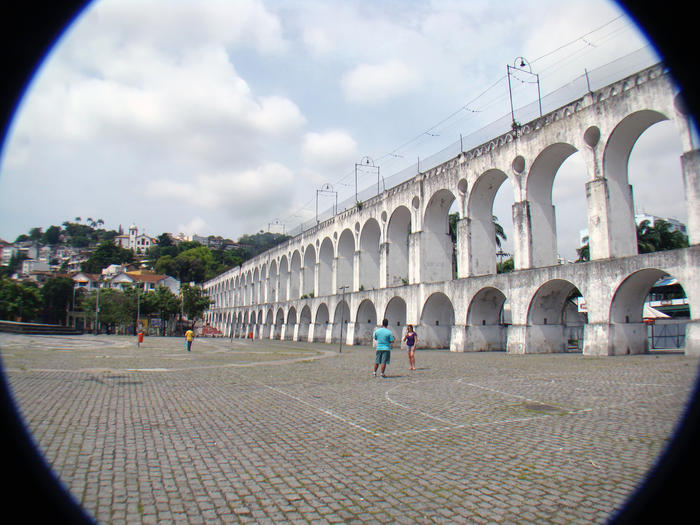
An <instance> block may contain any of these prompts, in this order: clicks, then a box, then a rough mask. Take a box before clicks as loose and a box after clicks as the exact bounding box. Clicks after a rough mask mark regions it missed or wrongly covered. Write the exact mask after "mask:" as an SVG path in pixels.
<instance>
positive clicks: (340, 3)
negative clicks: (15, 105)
mask: <svg viewBox="0 0 700 525" xmlns="http://www.w3.org/2000/svg"><path fill="white" fill-rule="evenodd" d="M640 49H641V50H642V51H640V52H638V53H637V54H636V55H634V56H635V57H636V58H635V60H639V57H640V56H641V57H642V59H641V62H639V63H640V64H641V65H642V67H644V66H646V65H650V64H652V63H653V62H654V61H656V57H655V55H654V50H653V48H652V47H651V46H649V45H648V43H647V42H646V41H645V40H644V38H643V36H642V35H641V34H640V33H639V31H638V30H637V29H636V28H635V26H634V25H633V23H632V22H631V21H630V20H629V19H628V18H627V17H626V16H625V15H624V13H623V12H622V11H621V10H620V9H619V8H618V7H617V5H616V4H614V3H612V2H610V1H607V0H580V1H577V0H566V1H563V0H533V1H530V2H522V1H519V0H512V1H509V0H505V1H501V2H491V1H487V0H463V1H458V0H433V1H428V0H383V1H369V0H334V1H332V2H327V1H323V0H318V1H316V0H306V1H301V2H300V1H296V0H274V1H273V0H167V1H166V0H101V1H97V2H94V3H93V4H91V5H90V6H89V7H88V8H87V9H86V10H85V11H84V12H83V13H82V15H81V16H80V17H79V18H78V19H77V20H76V22H75V23H74V24H73V25H72V26H71V27H70V29H69V30H68V31H67V32H66V33H65V34H64V35H63V37H62V39H61V40H60V41H59V43H58V45H57V46H56V47H55V48H54V50H53V51H52V52H51V53H50V55H49V56H48V57H47V59H46V60H45V62H44V64H43V65H42V67H41V68H40V70H39V72H38V73H37V75H36V76H35V78H34V80H33V82H32V84H31V85H30V86H29V88H28V89H27V92H26V94H25V97H24V99H23V101H22V104H21V105H20V108H19V110H18V112H17V115H16V117H15V120H14V123H13V126H12V128H11V130H10V134H9V136H8V137H9V138H8V140H7V142H6V144H5V145H4V150H3V152H2V158H1V159H0V161H1V164H0V238H3V239H6V240H10V241H12V240H14V239H15V238H16V237H17V236H18V235H19V234H21V233H26V232H27V231H28V230H29V229H30V228H31V227H34V226H39V227H42V228H44V229H45V228H47V227H48V226H50V225H51V224H61V223H62V222H63V221H66V220H73V219H74V217H76V216H80V217H82V218H83V219H85V218H87V217H92V218H93V219H95V220H96V219H98V218H101V219H103V220H104V222H105V226H106V227H108V228H114V229H116V228H118V227H119V225H122V226H124V227H127V226H128V225H129V224H131V223H136V224H137V225H138V226H139V227H140V228H141V230H145V231H146V233H148V234H150V235H153V236H156V235H158V234H160V233H162V232H164V231H167V232H173V233H177V232H184V233H186V234H193V233H197V234H199V235H210V234H214V235H222V236H224V237H229V238H232V239H237V238H238V237H239V236H240V235H242V234H244V233H254V232H257V231H259V230H267V229H268V227H270V225H271V224H272V228H273V230H274V229H275V228H277V229H281V228H282V227H284V228H285V230H286V231H290V230H292V229H293V228H294V227H295V226H297V225H299V224H300V223H301V222H302V221H305V220H308V219H313V218H314V213H315V206H316V190H317V189H318V188H320V187H321V186H322V185H323V184H326V183H328V184H331V185H332V186H333V188H334V189H335V190H336V191H337V192H338V198H339V200H340V201H341V202H342V201H343V200H344V199H347V198H351V197H353V198H354V192H355V186H354V167H355V163H356V162H360V161H361V159H363V158H364V157H369V158H371V159H372V161H373V162H375V163H376V164H377V165H378V166H380V169H381V173H382V175H383V176H384V177H386V178H389V177H390V176H391V175H392V174H394V173H397V172H400V171H401V170H403V169H412V168H411V166H412V165H415V164H416V162H417V161H418V159H419V158H420V159H428V158H429V157H430V156H431V155H433V154H435V153H437V152H440V151H441V150H443V149H444V148H446V147H448V146H450V145H453V144H455V143H456V142H458V141H459V138H460V134H461V135H463V136H465V137H467V136H470V135H471V134H472V133H474V132H476V131H477V130H479V129H481V128H483V127H484V126H486V125H488V124H489V123H491V122H494V121H496V120H497V119H499V118H500V117H503V116H505V115H508V114H509V113H510V106H509V102H508V91H507V83H506V64H510V65H513V64H514V60H515V58H516V57H520V56H523V57H525V58H527V60H528V61H529V62H530V64H531V67H532V70H533V71H535V72H537V73H539V74H540V79H541V89H542V93H543V95H546V94H547V93H550V92H552V91H555V90H556V89H557V88H560V87H561V86H564V85H566V84H568V83H570V82H571V81H572V80H573V79H574V78H576V77H579V76H581V75H582V74H583V73H584V70H586V69H587V70H589V71H594V70H596V68H599V67H600V66H602V65H604V64H607V63H609V62H611V61H613V60H616V59H618V58H620V57H624V56H627V55H628V54H629V53H632V52H635V51H637V50H640ZM640 54H641V55H640ZM519 80H520V81H518V80H514V91H513V98H514V102H515V105H516V106H519V105H523V104H525V103H528V102H531V101H533V100H535V99H536V94H537V93H536V88H534V87H533V86H534V85H533V84H528V83H527V82H526V81H527V80H528V77H527V76H526V75H525V76H522V77H521V78H520V79H519ZM613 80H615V78H612V77H611V78H609V81H613ZM521 81H522V82H521ZM563 102H566V101H563ZM563 102H562V103H563ZM679 153H680V148H679V146H678V139H677V137H676V136H675V133H674V129H673V126H672V125H670V124H669V123H661V124H658V125H657V126H655V127H654V128H652V129H650V130H649V131H648V132H646V133H645V135H644V136H642V138H641V139H640V141H639V143H638V144H637V147H636V148H635V152H634V154H633V158H632V159H631V161H630V180H631V182H632V183H633V184H634V185H635V190H634V191H635V196H636V199H637V208H638V210H639V211H642V209H643V211H647V212H653V213H657V214H662V215H665V216H672V217H676V218H679V219H682V220H683V219H685V210H684V209H682V207H678V205H677V204H674V203H677V202H678V201H677V200H675V199H674V198H673V196H674V195H678V194H679V193H678V192H681V191H682V189H681V188H682V182H681V179H680V167H679V160H678V155H679ZM427 167H429V166H427V165H425V161H423V162H422V163H421V169H424V168H427ZM659 177H663V178H664V180H666V179H668V183H666V184H664V185H663V189H664V191H668V192H669V197H668V198H667V197H666V196H665V195H659V188H658V184H654V181H656V182H658V180H659ZM584 182H585V170H584V167H583V164H582V161H581V159H579V158H578V154H576V155H574V156H573V157H571V158H570V159H569V160H568V161H567V162H566V164H565V166H564V167H563V168H562V170H561V172H560V175H559V176H558V177H557V180H556V183H555V189H554V199H555V206H556V207H557V210H558V219H557V220H558V222H557V229H558V235H559V246H560V252H562V254H563V255H565V256H567V257H574V256H575V247H576V245H577V242H578V231H579V229H581V228H583V227H585V225H586V218H585V194H584V186H583V184H584ZM372 185H376V172H371V171H370V172H362V170H360V175H359V186H360V189H362V188H364V187H367V186H372ZM510 199H512V192H509V189H508V188H506V187H505V185H504V187H503V189H502V190H501V191H500V192H499V195H498V197H497V201H496V205H495V210H494V211H495V213H496V214H497V215H498V216H499V220H500V222H501V223H502V224H503V225H504V226H505V228H506V231H507V232H510V231H511V228H512V226H511V223H510V204H511V202H509V200H510ZM332 202H333V197H332V196H331V195H325V194H321V196H320V201H319V207H320V208H321V209H326V208H328V207H329V206H331V205H332ZM561 210H566V214H562V212H561Z"/></svg>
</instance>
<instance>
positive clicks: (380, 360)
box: [374, 350, 391, 365]
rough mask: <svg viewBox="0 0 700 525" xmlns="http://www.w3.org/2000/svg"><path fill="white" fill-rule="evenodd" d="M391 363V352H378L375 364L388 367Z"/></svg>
mask: <svg viewBox="0 0 700 525" xmlns="http://www.w3.org/2000/svg"><path fill="white" fill-rule="evenodd" d="M389 361H391V350H377V356H376V357H375V358H374V362H375V364H377V365H388V364H389Z"/></svg>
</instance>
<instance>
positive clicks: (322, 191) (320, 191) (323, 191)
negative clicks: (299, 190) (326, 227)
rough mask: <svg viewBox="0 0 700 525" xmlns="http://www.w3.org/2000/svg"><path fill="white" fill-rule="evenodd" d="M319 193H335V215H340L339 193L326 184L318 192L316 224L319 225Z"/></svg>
mask: <svg viewBox="0 0 700 525" xmlns="http://www.w3.org/2000/svg"><path fill="white" fill-rule="evenodd" d="M319 193H335V205H334V206H333V215H335V214H336V213H338V192H337V191H334V190H333V186H331V185H330V184H328V183H325V184H324V185H323V186H321V187H320V188H319V189H317V190H316V224H318V222H319V221H318V194H319Z"/></svg>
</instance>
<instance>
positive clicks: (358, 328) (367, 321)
mask: <svg viewBox="0 0 700 525" xmlns="http://www.w3.org/2000/svg"><path fill="white" fill-rule="evenodd" d="M376 328H377V309H376V308H375V307H374V303H373V302H372V301H370V300H369V299H365V300H364V301H362V302H361V303H360V306H358V307H357V315H356V316H355V337H354V344H356V345H371V344H372V340H373V336H374V330H375V329H376Z"/></svg>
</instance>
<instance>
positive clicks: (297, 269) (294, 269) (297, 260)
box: [289, 250, 301, 301]
mask: <svg viewBox="0 0 700 525" xmlns="http://www.w3.org/2000/svg"><path fill="white" fill-rule="evenodd" d="M300 282H301V253H300V252H299V250H294V253H292V262H291V264H290V265H289V300H291V301H293V300H295V299H299V297H300V296H301V294H300V293H299V284H300Z"/></svg>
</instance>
